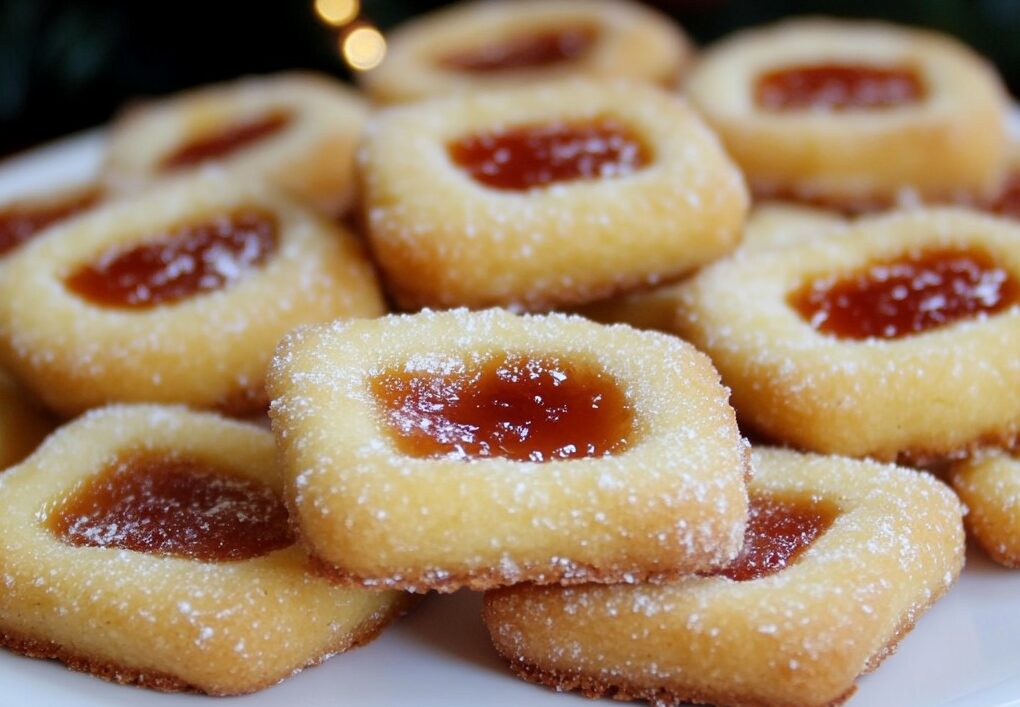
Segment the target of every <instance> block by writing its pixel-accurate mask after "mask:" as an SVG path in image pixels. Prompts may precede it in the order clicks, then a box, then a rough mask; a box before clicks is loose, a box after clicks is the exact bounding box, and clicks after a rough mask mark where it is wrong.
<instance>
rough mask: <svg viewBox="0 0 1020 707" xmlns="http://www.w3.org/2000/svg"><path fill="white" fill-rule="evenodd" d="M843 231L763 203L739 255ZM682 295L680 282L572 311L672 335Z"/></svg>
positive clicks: (813, 212) (803, 210)
mask: <svg viewBox="0 0 1020 707" xmlns="http://www.w3.org/2000/svg"><path fill="white" fill-rule="evenodd" d="M845 227H846V221H844V220H843V219H842V218H840V216H839V215H838V214H834V213H832V212H831V211H825V210H823V209H814V208H810V207H805V206H799V205H791V204H783V203H778V202H777V203H766V204H762V205H759V206H755V207H754V208H753V209H752V210H751V214H750V216H749V217H748V219H747V225H746V226H745V227H744V235H743V238H742V240H741V241H740V246H739V252H741V253H746V252H750V251H754V250H767V249H772V248H784V247H787V246H793V245H797V244H798V243H802V242H807V241H811V240H814V239H817V238H822V237H824V236H825V235H828V234H830V233H838V232H840V231H842V230H843V229H844V228H845ZM683 291H684V286H683V283H682V282H680V283H673V284H669V285H664V286H661V287H653V288H651V289H649V290H642V291H639V292H632V293H628V294H625V295H620V296H619V297H610V298H609V299H605V300H599V301H597V302H591V303H589V304H585V305H581V306H580V307H576V308H575V309H573V310H572V311H573V312H575V313H576V314H580V315H582V316H584V317H588V318H589V319H594V320H595V321H597V322H603V323H605V324H615V323H621V324H629V325H630V326H632V327H635V328H637V329H653V330H655V331H665V332H673V331H675V329H676V324H675V322H676V316H677V311H678V310H679V308H680V297H681V294H682V293H683Z"/></svg>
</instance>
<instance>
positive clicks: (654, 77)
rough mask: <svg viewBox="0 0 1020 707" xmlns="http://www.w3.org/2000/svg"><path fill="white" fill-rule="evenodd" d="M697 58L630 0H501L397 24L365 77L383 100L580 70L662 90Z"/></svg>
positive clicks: (674, 31)
mask: <svg viewBox="0 0 1020 707" xmlns="http://www.w3.org/2000/svg"><path fill="white" fill-rule="evenodd" d="M691 54H692V47H691V45H690V42H689V41H688V40H687V38H686V37H685V36H684V34H683V32H681V30H680V28H679V27H677V26H676V25H675V24H673V22H671V21H670V19H669V18H668V17H665V16H663V15H661V14H659V13H658V12H655V11H654V10H652V9H651V8H648V7H644V6H642V5H640V4H638V3H636V2H631V1H630V0H587V1H585V2H580V1H578V0H513V1H511V0H496V1H495V2H470V3H462V4H459V5H456V6H454V7H449V8H445V9H443V10H439V11H437V12H433V13H431V14H429V15H426V16H424V17H420V18H416V19H415V20H413V21H411V22H409V23H407V24H406V25H403V26H401V27H398V28H397V29H396V30H394V31H393V32H392V33H391V34H390V35H389V36H388V49H387V54H386V60H385V61H384V62H383V63H382V64H381V65H380V66H379V68H377V69H374V70H372V71H368V72H365V73H364V74H362V75H361V76H360V78H361V79H362V82H363V84H364V86H365V88H366V89H367V90H368V92H369V93H370V94H371V95H372V96H373V97H374V98H376V99H377V100H381V101H386V102H390V101H406V100H412V99H419V98H425V97H428V96H435V95H441V94H447V93H452V92H457V91H465V90H475V89H479V88H490V87H494V86H504V87H505V86H510V85H515V84H523V83H535V82H537V81H545V80H549V79H551V78H566V77H577V76H589V77H592V78H611V77H619V78H628V79H633V80H635V81H644V82H649V83H658V84H661V85H664V86H665V85H668V84H673V83H674V82H675V81H676V80H677V79H678V78H679V77H680V74H681V71H682V70H683V69H684V68H685V67H686V65H687V63H688V61H689V59H690V56H691Z"/></svg>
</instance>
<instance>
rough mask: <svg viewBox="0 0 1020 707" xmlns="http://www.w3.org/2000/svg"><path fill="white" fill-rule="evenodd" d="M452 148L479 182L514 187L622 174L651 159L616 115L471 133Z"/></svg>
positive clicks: (453, 155)
mask: <svg viewBox="0 0 1020 707" xmlns="http://www.w3.org/2000/svg"><path fill="white" fill-rule="evenodd" d="M448 149H449V153H450V158H451V159H452V160H453V161H454V163H455V164H457V165H458V166H459V167H461V168H462V169H464V170H466V171H467V172H468V173H469V174H470V175H471V176H472V177H473V178H474V179H475V181H477V182H480V183H481V184H484V185H485V186H488V187H492V188H494V189H505V190H514V191H524V190H526V189H531V188H533V187H541V186H545V185H547V184H552V183H553V182H570V181H575V180H578V179H601V178H606V177H618V176H623V175H627V174H632V173H634V172H636V171H638V170H639V169H641V168H642V167H644V166H646V165H647V164H648V163H649V162H650V161H651V153H650V151H649V149H648V148H647V146H646V145H645V144H644V142H643V141H642V140H641V139H640V138H639V137H638V136H637V135H635V134H634V133H633V132H632V131H631V130H630V129H629V128H627V126H626V125H624V124H623V123H621V122H620V121H618V120H615V119H613V118H598V119H595V120H591V121H583V122H580V121H578V122H555V123H545V124H541V125H522V126H518V127H515V128H509V129H507V130H502V131H499V132H492V133H482V134H478V135H469V136H467V137H464V138H461V139H460V140H457V141H456V142H453V143H451V144H450V145H449V148H448Z"/></svg>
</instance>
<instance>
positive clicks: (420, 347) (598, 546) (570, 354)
mask: <svg viewBox="0 0 1020 707" xmlns="http://www.w3.org/2000/svg"><path fill="white" fill-rule="evenodd" d="M269 389H270V392H271V395H272V396H273V403H272V406H271V408H270V416H271V418H272V421H273V430H274V431H275V433H276V436H277V441H278V443H279V445H280V449H281V454H282V459H283V463H284V467H285V470H286V475H287V501H288V503H289V506H290V508H291V511H292V515H293V518H294V522H295V525H296V527H297V528H298V531H299V533H300V534H301V537H302V539H303V541H304V542H305V544H306V545H307V546H308V548H309V550H310V552H311V554H312V555H313V556H315V557H316V558H317V559H318V560H319V562H320V564H321V566H322V569H323V571H325V572H326V573H327V574H329V575H330V576H332V577H333V578H334V579H336V580H338V581H341V582H346V583H353V584H360V585H363V586H366V587H395V588H401V589H407V590H410V591H417V592H423V591H426V590H430V589H436V590H439V591H453V590H455V589H458V588H460V587H470V588H472V589H484V588H491V587H494V586H498V585H503V584H513V583H516V582H523V581H531V582H537V583H542V584H546V583H552V582H562V583H565V584H574V583H578V582H586V581H594V582H609V581H614V582H633V581H638V580H641V579H652V580H664V579H668V578H671V577H674V576H677V575H678V574H681V573H687V572H694V571H703V570H704V571H707V570H710V569H711V568H713V567H719V566H723V565H725V564H726V563H727V562H728V561H729V560H731V559H732V558H733V556H734V555H735V554H736V552H737V551H738V550H739V549H740V543H741V538H742V532H743V524H744V521H745V517H746V510H747V505H746V503H747V497H746V490H745V486H744V479H745V476H746V475H747V474H748V473H749V467H748V461H747V457H748V455H747V446H746V443H745V442H744V440H743V439H742V438H741V437H740V434H739V432H738V431H737V427H736V420H735V417H734V415H733V411H732V409H731V408H730V407H729V405H728V404H727V401H726V396H727V391H726V390H725V389H724V388H723V387H722V386H721V385H720V384H719V379H718V374H717V373H716V372H715V370H714V369H713V368H712V366H711V364H710V363H709V361H708V358H707V357H706V356H704V355H703V354H701V353H699V352H697V351H696V350H695V349H694V348H693V347H692V346H690V345H688V344H686V343H684V342H681V341H679V340H677V339H676V338H674V337H668V336H664V335H661V334H654V333H648V332H638V331H635V330H633V329H630V328H628V327H604V326H602V325H599V324H595V323H593V322H589V321H587V320H584V319H582V318H580V317H565V316H563V315H548V316H535V315H531V316H516V315H513V314H510V313H508V312H506V311H505V310H495V309H494V310H487V311H484V312H478V313H470V312H467V311H465V310H455V311H451V312H445V313H433V312H423V313H419V314H415V315H391V316H389V317H385V318H382V319H376V320H359V321H351V322H338V323H335V324H331V325H322V326H318V327H308V328H304V329H300V330H298V331H297V332H294V333H292V334H290V335H288V336H287V337H286V338H285V339H284V341H283V342H282V343H281V345H280V348H279V350H278V353H277V357H276V359H275V362H274V364H273V368H272V372H271V374H270V379H269Z"/></svg>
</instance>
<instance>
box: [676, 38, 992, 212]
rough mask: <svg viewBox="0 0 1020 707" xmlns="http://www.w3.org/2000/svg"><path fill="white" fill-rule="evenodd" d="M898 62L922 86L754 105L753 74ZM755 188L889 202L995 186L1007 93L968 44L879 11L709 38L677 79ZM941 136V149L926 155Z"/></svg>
mask: <svg viewBox="0 0 1020 707" xmlns="http://www.w3.org/2000/svg"><path fill="white" fill-rule="evenodd" d="M862 56H866V57H868V63H869V64H878V65H887V66H891V67H900V66H906V67H908V68H911V69H914V70H916V71H917V72H918V73H919V74H920V76H921V78H922V81H923V83H924V86H925V95H924V96H923V97H922V98H921V100H919V101H917V102H916V103H911V104H907V105H901V106H896V107H893V108H888V109H883V110H844V111H828V110H785V111H770V110H766V109H762V108H760V107H759V106H757V105H756V104H755V102H754V95H755V90H754V86H755V83H756V81H757V80H758V77H759V76H760V75H761V74H763V73H765V72H768V71H772V70H775V69H782V68H785V67H791V68H797V67H803V66H808V67H810V66H813V65H819V64H823V65H824V64H846V65H849V66H857V65H860V64H861V57H862ZM685 89H686V91H687V95H688V96H689V98H690V100H691V102H692V103H693V104H694V105H695V106H696V107H697V108H698V109H699V111H701V112H702V114H703V115H704V116H705V119H706V121H708V123H709V124H710V125H711V126H712V127H713V128H714V129H715V130H716V131H717V132H718V133H719V135H720V137H721V139H722V141H723V143H724V144H725V145H726V149H727V151H728V152H729V153H730V154H731V155H733V158H734V159H735V160H736V162H737V163H738V164H739V165H740V167H741V169H742V170H743V171H744V173H745V174H746V175H747V179H748V181H749V182H750V184H751V186H752V189H753V191H754V192H755V193H756V194H757V193H764V194H770V193H781V194H788V195H792V196H795V197H800V198H803V199H821V200H824V201H827V202H829V203H834V204H839V203H841V202H843V203H849V204H853V203H854V202H860V201H868V200H877V201H879V202H884V203H895V202H896V201H897V199H898V197H899V195H900V193H901V191H902V190H903V189H904V188H908V189H911V190H912V191H914V192H916V193H917V194H918V195H919V196H921V197H923V198H925V199H946V198H949V197H952V196H956V195H958V194H959V193H960V192H963V193H971V194H983V193H987V192H990V191H991V190H993V189H994V188H995V186H996V184H997V183H998V181H999V179H1000V178H1001V177H1002V174H1003V167H1004V164H1003V160H1002V159H1001V156H1002V154H1003V153H1004V152H1005V150H1006V145H1007V135H1006V115H1007V109H1008V99H1007V94H1006V91H1005V89H1004V88H1003V86H1002V82H1001V80H1000V79H999V77H998V75H997V74H996V73H995V71H994V70H993V69H992V68H991V67H990V66H989V65H988V64H987V63H986V62H985V61H984V60H983V59H982V58H981V57H980V56H978V55H977V54H976V53H975V52H973V51H972V50H971V49H970V48H968V47H966V46H965V45H963V44H961V43H959V42H957V41H955V40H954V39H952V38H950V37H948V36H945V35H939V34H936V33H933V32H929V31H924V30H919V29H908V28H904V27H897V26H894V25H890V24H885V23H880V22H852V21H847V20H838V21H833V20H827V19H819V18H811V19H794V20H788V21H784V22H780V23H777V24H775V25H771V26H768V27H760V28H755V29H751V30H747V31H743V32H737V33H734V34H733V35H731V36H729V37H727V38H726V39H725V40H724V41H721V42H718V43H717V44H715V45H714V46H713V47H712V48H711V49H710V50H709V51H707V52H706V53H705V54H704V56H703V57H702V60H701V61H699V63H698V65H697V66H696V67H695V68H694V69H693V70H692V72H691V75H690V77H689V78H688V80H687V82H686V83H685ZM933 145H937V146H938V148H937V150H938V156H939V159H938V160H932V159H931V158H930V155H931V152H932V146H933Z"/></svg>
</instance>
